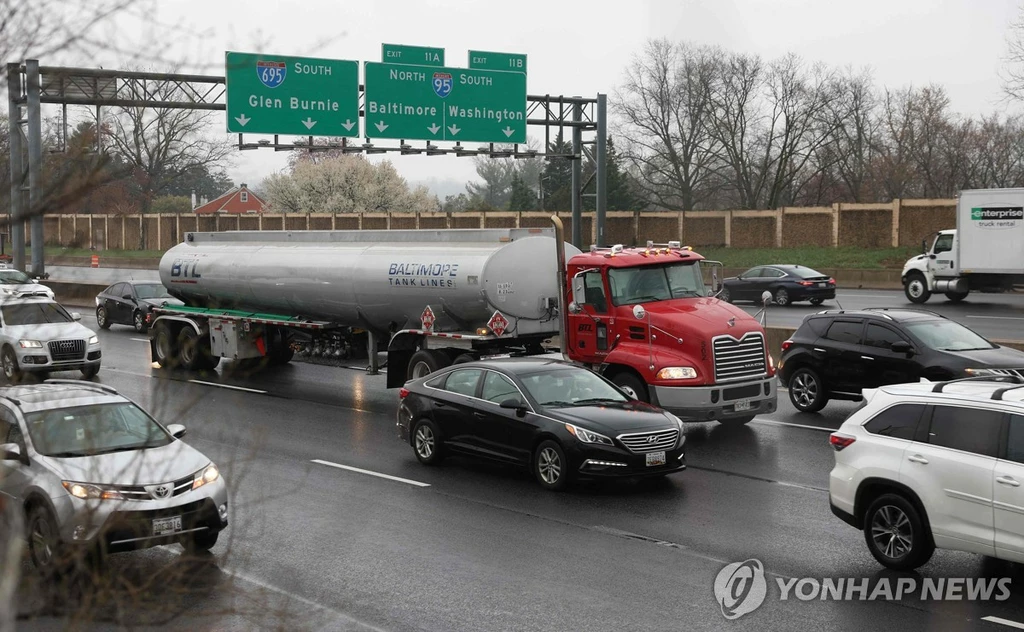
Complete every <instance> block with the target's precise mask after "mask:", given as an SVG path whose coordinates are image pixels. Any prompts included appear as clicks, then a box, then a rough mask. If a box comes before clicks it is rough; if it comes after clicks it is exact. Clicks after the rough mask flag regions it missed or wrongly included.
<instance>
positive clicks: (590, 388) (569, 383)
mask: <svg viewBox="0 0 1024 632" xmlns="http://www.w3.org/2000/svg"><path fill="white" fill-rule="evenodd" d="M520 380H521V381H522V383H523V386H525V387H526V390H527V392H528V393H529V394H530V396H531V397H533V398H534V399H535V400H537V403H538V404H540V405H541V406H544V407H549V408H557V407H563V406H586V405H589V404H618V403H625V402H628V401H629V398H628V397H626V396H625V395H623V394H622V392H621V391H620V390H619V389H617V388H615V386H613V385H612V384H611V383H610V382H608V381H607V380H605V379H604V378H602V377H600V376H599V375H597V374H595V373H593V372H591V371H588V370H586V369H580V368H576V367H564V368H558V369H553V370H547V371H539V372H537V373H528V374H526V375H522V376H520Z"/></svg>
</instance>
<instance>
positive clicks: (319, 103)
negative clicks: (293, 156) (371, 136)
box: [224, 52, 359, 137]
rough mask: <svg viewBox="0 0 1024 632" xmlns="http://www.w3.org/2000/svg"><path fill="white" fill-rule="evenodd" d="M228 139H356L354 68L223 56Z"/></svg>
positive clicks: (245, 55) (303, 59)
mask: <svg viewBox="0 0 1024 632" xmlns="http://www.w3.org/2000/svg"><path fill="white" fill-rule="evenodd" d="M224 75H225V85H226V91H227V98H226V99H225V100H226V101H227V119H228V120H227V127H228V132H229V133H232V134H235V133H237V134H241V133H250V134H288V135H296V136H349V137H358V136H359V63H358V62H355V61H345V60H340V59H316V58H309V57H286V56H283V55H266V54H254V53H231V52H229V53H227V54H226V59H225V73H224Z"/></svg>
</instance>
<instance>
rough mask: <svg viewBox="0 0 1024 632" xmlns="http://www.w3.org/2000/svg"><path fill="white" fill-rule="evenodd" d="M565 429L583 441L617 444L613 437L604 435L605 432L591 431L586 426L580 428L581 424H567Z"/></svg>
mask: <svg viewBox="0 0 1024 632" xmlns="http://www.w3.org/2000/svg"><path fill="white" fill-rule="evenodd" d="M565 429H566V430H568V431H569V434H571V435H572V436H574V437H576V438H577V439H579V440H580V441H582V442H583V443H601V444H604V445H615V443H614V442H613V441H612V440H611V439H609V438H608V437H606V436H604V435H603V434H598V433H596V432H591V431H590V430H587V429H586V428H580V427H579V426H574V425H572V424H565Z"/></svg>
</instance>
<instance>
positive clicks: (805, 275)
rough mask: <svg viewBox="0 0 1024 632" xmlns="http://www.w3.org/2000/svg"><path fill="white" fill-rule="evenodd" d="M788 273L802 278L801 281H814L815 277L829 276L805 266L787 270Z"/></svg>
mask: <svg viewBox="0 0 1024 632" xmlns="http://www.w3.org/2000/svg"><path fill="white" fill-rule="evenodd" d="M786 272H788V273H790V274H792V275H793V276H796V277H800V278H801V279H813V278H815V277H824V276H828V275H827V274H822V273H820V272H818V271H817V270H813V269H811V268H805V267H803V266H797V267H795V268H786Z"/></svg>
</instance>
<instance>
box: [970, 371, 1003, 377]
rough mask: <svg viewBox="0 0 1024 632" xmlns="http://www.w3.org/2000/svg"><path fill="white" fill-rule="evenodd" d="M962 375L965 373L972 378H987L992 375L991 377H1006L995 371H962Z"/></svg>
mask: <svg viewBox="0 0 1024 632" xmlns="http://www.w3.org/2000/svg"><path fill="white" fill-rule="evenodd" d="M964 373H966V374H967V375H970V376H973V377H981V376H988V375H993V376H1005V375H1006V374H1005V373H1000V372H999V371H997V370H996V369H964Z"/></svg>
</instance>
